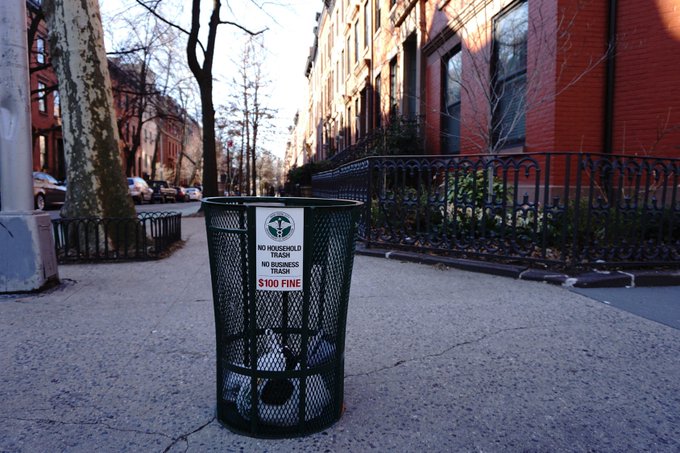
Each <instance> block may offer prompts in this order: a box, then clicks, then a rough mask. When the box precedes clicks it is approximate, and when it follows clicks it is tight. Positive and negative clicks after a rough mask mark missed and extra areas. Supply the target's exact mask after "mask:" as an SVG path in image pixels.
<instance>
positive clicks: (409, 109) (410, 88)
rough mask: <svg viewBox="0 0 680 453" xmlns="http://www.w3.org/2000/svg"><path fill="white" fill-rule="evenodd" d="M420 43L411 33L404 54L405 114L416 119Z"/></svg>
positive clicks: (403, 96) (403, 97)
mask: <svg viewBox="0 0 680 453" xmlns="http://www.w3.org/2000/svg"><path fill="white" fill-rule="evenodd" d="M417 54H418V43H417V38H416V36H415V34H411V36H409V37H408V38H407V39H406V41H404V54H403V60H402V62H403V67H404V74H403V77H404V78H403V82H402V83H403V91H402V109H403V111H404V114H405V115H406V116H407V117H408V118H409V119H415V118H416V115H417V113H418V100H419V99H420V94H419V93H418V85H417V83H418V80H417V79H418V65H417V63H416V62H417V58H418V56H417Z"/></svg>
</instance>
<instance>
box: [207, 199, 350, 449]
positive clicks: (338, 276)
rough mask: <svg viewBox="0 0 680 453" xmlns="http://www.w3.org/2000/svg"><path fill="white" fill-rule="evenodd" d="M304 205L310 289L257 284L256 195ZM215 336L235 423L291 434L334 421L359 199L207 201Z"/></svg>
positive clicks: (223, 395) (227, 408)
mask: <svg viewBox="0 0 680 453" xmlns="http://www.w3.org/2000/svg"><path fill="white" fill-rule="evenodd" d="M262 203H278V205H279V206H285V207H301V208H304V218H305V226H304V245H303V249H304V264H303V281H304V283H303V290H301V291H287V292H283V291H261V290H256V289H255V263H254V250H255V241H256V237H255V235H256V233H255V225H253V223H254V220H255V209H256V207H257V204H262ZM203 206H204V211H205V221H206V228H207V231H208V248H209V254H210V263H211V276H212V284H213V300H214V308H215V326H216V339H217V413H218V419H219V420H220V421H221V422H222V423H223V424H224V425H226V426H227V427H228V428H230V429H232V430H234V431H236V432H239V433H244V434H248V435H252V436H256V437H291V436H297V435H304V434H307V433H311V432H315V431H319V430H321V429H324V428H326V427H328V426H330V425H332V424H333V423H335V422H336V421H337V420H338V419H339V418H340V415H341V412H342V403H343V385H344V382H343V373H344V352H343V351H344V343H345V341H344V340H345V324H346V317H347V304H348V300H349V287H350V279H351V272H352V265H353V257H354V246H355V240H354V239H355V234H356V224H357V218H358V207H359V203H356V202H351V201H344V200H319V199H304V198H297V199H295V198H265V197H262V198H249V197H225V198H210V199H207V200H204V202H203Z"/></svg>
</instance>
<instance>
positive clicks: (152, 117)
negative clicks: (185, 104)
mask: <svg viewBox="0 0 680 453" xmlns="http://www.w3.org/2000/svg"><path fill="white" fill-rule="evenodd" d="M26 7H27V8H26V10H27V19H26V23H27V29H28V40H29V45H30V50H29V53H30V55H29V68H30V84H31V93H32V94H31V121H32V126H33V169H34V170H35V171H38V170H40V171H45V172H47V173H49V174H51V175H53V176H55V177H56V178H57V179H64V178H65V177H66V161H65V158H64V143H63V138H62V130H61V109H60V101H59V90H58V81H57V76H56V74H55V72H54V70H53V68H52V66H51V65H50V59H49V53H48V49H47V28H46V24H45V21H44V19H43V16H42V12H41V9H40V8H41V2H40V1H39V0H27V2H26ZM131 71H132V72H134V68H132V69H131V68H128V67H125V66H124V65H121V64H118V63H117V62H115V61H109V72H110V76H111V85H112V88H113V98H114V109H115V111H116V118H117V122H118V130H119V139H120V142H119V148H120V152H121V162H122V165H123V167H124V169H126V167H127V171H126V173H127V174H128V176H142V177H146V178H148V177H150V175H151V174H152V167H154V166H155V167H156V175H155V177H157V178H165V177H166V176H167V175H165V174H164V172H165V173H167V170H166V169H168V168H174V166H175V163H176V161H177V158H178V154H179V152H180V151H181V149H182V142H181V141H182V139H183V137H184V135H183V133H182V126H181V124H179V121H178V119H179V118H181V117H182V115H181V114H180V110H181V109H180V108H179V107H178V106H177V104H176V103H175V102H174V101H173V100H172V99H170V98H168V99H163V100H161V101H159V102H158V103H160V104H163V105H166V106H167V109H168V110H171V112H170V115H167V114H164V115H161V116H157V115H156V112H153V111H152V110H153V108H151V107H150V104H151V103H149V102H148V101H147V102H146V103H142V104H140V102H139V97H138V96H136V94H135V93H137V92H139V89H138V87H137V86H133V82H134V80H135V77H136V74H131V73H130V72H131ZM154 91H155V90H154ZM139 105H143V106H144V108H145V109H147V110H148V111H145V112H144V114H143V118H144V120H143V121H141V122H140V121H139V116H138V115H137V111H138V107H139ZM166 113H167V112H166ZM187 127H190V128H191V130H192V131H194V129H196V125H195V123H194V122H191V124H190V125H189V126H187ZM140 128H141V131H140V130H139V129H140ZM194 132H195V131H194ZM195 135H197V134H195ZM135 140H138V144H137V146H136V150H135V152H134V153H133V154H134V155H132V156H130V155H129V154H130V153H129V152H128V150H130V149H132V148H133V145H134V143H135ZM128 159H129V165H128ZM164 170H165V171H164Z"/></svg>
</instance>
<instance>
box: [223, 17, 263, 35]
mask: <svg viewBox="0 0 680 453" xmlns="http://www.w3.org/2000/svg"><path fill="white" fill-rule="evenodd" d="M218 24H222V25H231V26H232V27H236V28H238V29H239V30H241V31H243V32H245V33H247V34H249V35H250V36H257V35H261V34H262V33H264V32H265V31H267V30H269V28H263V29H262V30H260V31H252V30H249V29H247V28H246V27H244V26H243V25H240V24H237V23H236V22H232V21H230V20H220V21H219V22H218Z"/></svg>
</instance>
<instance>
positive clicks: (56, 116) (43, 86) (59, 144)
mask: <svg viewBox="0 0 680 453" xmlns="http://www.w3.org/2000/svg"><path fill="white" fill-rule="evenodd" d="M26 14H27V19H26V22H27V27H28V44H29V46H30V47H29V71H30V83H31V120H32V125H33V127H32V136H33V170H35V171H45V172H47V173H50V174H51V175H53V176H54V177H56V178H57V179H63V178H65V177H66V165H65V160H64V142H63V139H62V134H61V108H60V101H59V90H58V87H57V76H56V74H55V73H54V70H53V69H52V67H51V66H50V64H49V54H48V50H47V29H46V27H45V22H44V20H43V19H42V13H41V12H40V2H39V1H37V0H28V1H27V2H26Z"/></svg>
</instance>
